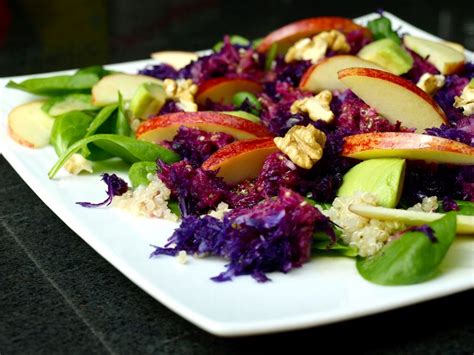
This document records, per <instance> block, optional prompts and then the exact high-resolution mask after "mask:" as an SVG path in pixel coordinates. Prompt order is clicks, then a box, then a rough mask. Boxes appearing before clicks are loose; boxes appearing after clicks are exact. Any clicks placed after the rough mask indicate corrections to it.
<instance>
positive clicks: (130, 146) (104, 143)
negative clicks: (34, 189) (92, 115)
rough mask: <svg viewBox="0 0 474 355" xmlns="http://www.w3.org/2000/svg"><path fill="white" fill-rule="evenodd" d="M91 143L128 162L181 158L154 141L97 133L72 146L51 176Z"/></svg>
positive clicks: (172, 161) (55, 165)
mask: <svg viewBox="0 0 474 355" xmlns="http://www.w3.org/2000/svg"><path fill="white" fill-rule="evenodd" d="M90 143H94V144H95V145H96V146H98V147H99V148H101V149H102V150H104V151H105V152H107V153H110V154H112V155H113V156H114V157H118V158H121V159H122V160H124V161H126V162H128V163H136V162H138V161H156V160H158V159H160V160H162V161H164V162H165V163H174V162H177V161H179V160H180V159H181V157H180V156H179V155H178V154H176V153H175V152H173V151H171V150H169V149H166V148H165V147H162V146H160V145H157V144H154V143H150V142H146V141H141V140H138V139H135V138H131V137H125V136H119V135H117V134H96V135H93V136H90V137H85V138H83V139H81V140H79V141H77V142H76V143H74V144H73V145H72V146H70V147H69V149H68V150H67V151H66V152H65V153H64V154H63V155H62V156H61V157H60V158H59V159H58V161H57V162H56V164H54V166H53V167H52V168H51V170H50V171H49V173H48V176H49V178H53V177H54V176H55V175H56V174H57V172H58V171H59V169H60V168H61V167H62V166H63V165H64V163H65V162H66V161H67V160H68V159H69V158H70V157H71V156H72V155H73V154H74V153H76V152H77V151H79V150H80V149H82V148H83V147H84V146H86V145H87V144H90Z"/></svg>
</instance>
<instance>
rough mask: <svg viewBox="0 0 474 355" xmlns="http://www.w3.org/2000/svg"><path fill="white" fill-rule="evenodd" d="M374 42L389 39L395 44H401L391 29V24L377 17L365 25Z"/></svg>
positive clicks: (383, 18)
mask: <svg viewBox="0 0 474 355" xmlns="http://www.w3.org/2000/svg"><path fill="white" fill-rule="evenodd" d="M367 27H368V28H369V30H370V32H372V36H373V37H374V40H378V39H383V38H390V39H391V40H393V41H394V42H395V43H397V44H401V43H402V41H401V40H400V37H399V36H398V34H397V33H396V32H395V31H394V30H393V29H392V22H391V21H390V20H389V19H388V18H386V17H383V16H381V17H379V18H377V19H375V20H372V21H369V23H368V24H367Z"/></svg>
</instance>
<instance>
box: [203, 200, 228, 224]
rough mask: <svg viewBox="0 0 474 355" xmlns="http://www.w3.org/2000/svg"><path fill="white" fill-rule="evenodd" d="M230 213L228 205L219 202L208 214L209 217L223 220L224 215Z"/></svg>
mask: <svg viewBox="0 0 474 355" xmlns="http://www.w3.org/2000/svg"><path fill="white" fill-rule="evenodd" d="M229 211H230V208H229V205H228V204H227V203H225V202H220V203H219V204H218V205H217V207H216V209H215V210H212V211H210V212H209V213H208V215H209V216H211V217H214V218H217V219H220V220H221V221H222V220H223V219H224V214H226V213H227V212H229Z"/></svg>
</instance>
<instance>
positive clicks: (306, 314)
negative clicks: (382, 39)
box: [0, 14, 474, 336]
mask: <svg viewBox="0 0 474 355" xmlns="http://www.w3.org/2000/svg"><path fill="white" fill-rule="evenodd" d="M371 16H374V15H368V16H364V17H361V18H358V19H357V22H359V23H365V22H366V21H367V19H369V18H370V17H371ZM387 16H388V17H389V18H390V19H391V20H392V23H393V25H394V27H395V28H398V27H399V26H401V27H402V30H403V31H406V32H410V33H412V34H415V35H419V36H423V37H431V38H434V37H433V36H431V35H429V34H427V33H425V32H423V31H420V30H418V29H416V28H415V27H413V26H411V25H409V24H407V23H405V22H403V21H401V20H400V19H398V18H396V17H394V16H393V15H390V14H387ZM470 59H471V60H472V59H473V57H472V53H470ZM151 62H152V61H151V60H146V61H138V62H130V63H123V64H116V65H111V66H109V67H110V68H113V69H117V70H122V71H125V72H132V73H133V72H136V70H137V69H139V68H142V67H143V66H144V65H145V64H148V63H151ZM29 77H36V75H35V76H24V77H17V78H15V79H17V80H20V79H23V78H29ZM9 79H10V78H5V79H0V97H1V98H2V100H1V103H0V115H1V118H0V120H1V121H0V122H1V126H0V127H1V128H0V143H1V151H2V152H3V154H4V155H5V158H6V159H7V160H8V161H9V162H10V164H11V165H12V166H13V168H14V169H15V170H16V171H17V172H18V173H19V174H20V176H21V177H22V178H23V179H24V180H25V182H26V183H27V184H28V185H29V186H30V187H31V188H32V189H33V191H34V192H35V193H36V194H37V195H38V196H39V197H40V198H41V199H42V200H43V201H44V202H45V203H46V204H47V205H48V206H49V208H51V209H52V210H53V211H54V212H55V213H56V214H57V215H58V216H59V218H61V219H62V220H63V221H64V222H65V223H66V224H67V225H68V226H69V227H70V228H72V229H73V230H74V231H75V232H76V233H77V234H78V235H79V236H80V237H81V238H82V239H84V240H85V241H86V242H87V243H88V244H89V245H90V246H91V247H92V248H94V249H95V250H96V251H97V252H98V253H99V254H101V255H102V256H103V257H104V258H105V259H106V260H108V261H109V262H110V263H111V264H112V265H114V266H115V267H116V268H117V269H118V270H120V271H121V272H122V273H123V274H124V275H125V276H127V277H128V278H129V279H130V280H131V281H133V282H134V283H135V284H136V285H138V286H139V287H141V288H142V289H143V290H145V291H146V292H147V293H148V294H150V295H151V296H152V297H154V298H156V299H157V300H158V301H160V302H161V303H162V304H164V305H166V306H167V307H169V308H170V309H172V310H173V311H175V312H176V313H178V314H179V315H181V316H182V317H184V318H186V319H187V320H189V321H190V322H192V323H194V324H195V325H197V326H198V327H201V328H203V329H205V330H207V331H209V332H211V333H213V334H216V335H221V336H240V335H250V334H260V333H269V332H276V331H284V330H291V329H299V328H305V327H310V326H317V325H322V324H327V323H331V322H336V321H341V320H345V319H350V318H355V317H360V316H364V315H368V314H373V313H378V312H382V311H385V310H389V309H394V308H397V307H401V306H405V305H409V304H413V303H417V302H421V301H425V300H429V299H433V298H437V297H441V296H444V295H449V294H452V293H456V292H459V291H463V290H466V289H470V288H472V287H473V286H474V271H473V270H474V259H473V255H474V239H472V238H471V239H469V238H459V240H457V241H456V242H455V244H454V245H453V247H452V248H451V250H450V251H449V253H448V255H447V257H446V260H445V261H444V262H443V264H442V265H441V273H440V275H439V276H438V277H436V278H435V279H434V280H432V281H429V282H425V283H423V284H420V285H414V286H399V287H383V286H376V285H374V284H371V283H369V282H367V281H365V280H364V279H362V277H360V276H359V275H358V273H357V270H356V268H355V265H354V260H351V259H348V258H329V257H320V258H315V259H314V260H312V261H311V262H310V263H308V264H306V265H304V267H302V268H300V269H297V270H293V271H291V272H290V273H289V274H286V275H284V274H280V273H273V274H270V275H269V276H270V277H271V279H272V282H268V283H265V284H259V283H257V282H255V281H254V280H253V279H252V278H251V277H247V276H242V277H237V278H235V280H234V281H232V282H225V283H215V282H213V281H211V280H210V279H209V278H210V277H211V276H215V275H217V274H218V273H220V272H221V271H222V270H223V269H224V264H225V262H224V261H222V260H217V259H192V258H190V259H191V260H189V261H188V263H187V264H186V265H181V264H179V263H178V262H177V261H176V260H175V259H174V258H171V257H166V256H163V257H159V258H154V259H149V258H148V255H149V254H150V253H151V252H152V250H153V249H152V248H151V247H150V244H155V245H163V244H164V243H165V242H166V239H167V238H168V237H169V236H170V235H171V233H172V231H173V229H174V228H175V227H176V225H175V224H173V223H170V222H166V221H163V220H156V219H155V220H149V219H148V220H147V219H144V218H137V217H133V216H130V215H127V214H126V213H125V212H121V211H119V210H115V209H112V208H105V209H88V208H82V207H80V206H78V205H76V204H75V203H74V202H76V201H99V200H101V199H103V198H104V196H105V194H104V189H105V185H104V184H103V183H101V182H99V177H98V175H93V176H81V177H74V176H68V175H67V174H65V173H61V174H59V175H58V176H57V178H56V179H55V180H49V179H48V177H47V172H48V170H49V168H50V167H51V166H52V165H53V163H54V162H55V160H56V155H55V153H54V151H53V149H52V148H51V147H47V148H44V149H39V150H34V149H29V148H25V147H22V146H20V145H18V144H16V143H15V142H13V141H12V140H11V139H10V138H9V137H8V135H7V126H6V122H7V114H8V112H9V111H10V110H11V109H12V108H13V107H15V106H16V105H19V104H21V103H24V102H27V101H29V100H31V99H32V98H33V97H32V96H31V95H28V94H25V93H22V92H20V91H17V90H9V89H5V88H4V86H5V84H6V82H7V81H8V80H9ZM121 175H122V176H124V174H121Z"/></svg>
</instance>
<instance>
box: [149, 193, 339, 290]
mask: <svg viewBox="0 0 474 355" xmlns="http://www.w3.org/2000/svg"><path fill="white" fill-rule="evenodd" d="M315 230H319V231H323V232H326V233H329V235H330V238H331V239H333V238H335V237H334V232H333V230H332V228H331V225H330V222H329V219H328V218H327V217H325V216H324V215H323V214H321V212H319V210H318V209H316V208H314V207H312V206H311V205H309V204H308V203H306V202H305V200H304V198H303V197H302V196H300V195H299V194H297V193H296V192H294V191H291V190H288V189H281V190H280V192H279V195H278V198H276V199H274V198H269V199H266V200H265V201H264V202H262V203H260V204H258V205H257V206H255V207H253V208H248V209H236V210H233V211H231V212H230V213H227V214H226V216H225V218H224V221H222V222H221V221H219V220H218V219H216V218H213V217H210V216H205V217H203V218H199V217H195V216H190V217H187V218H185V219H183V221H182V223H181V225H180V227H179V228H178V229H176V231H175V233H174V234H173V235H172V236H171V238H170V239H169V243H168V244H167V245H166V246H165V248H160V247H157V248H156V249H155V251H154V252H153V253H152V254H151V256H158V255H176V254H177V253H178V252H179V251H180V250H185V251H186V252H187V253H189V254H198V255H213V256H220V257H224V258H226V259H228V260H229V264H228V265H227V270H226V271H224V272H222V273H221V274H220V275H218V276H216V277H213V278H212V279H213V280H214V281H218V282H221V281H229V280H231V279H232V278H233V277H234V276H239V275H251V276H252V277H253V278H254V279H255V280H257V281H258V282H265V281H268V280H269V278H268V277H267V276H266V274H267V273H269V272H273V271H280V272H284V273H287V272H289V271H290V270H291V269H293V268H296V267H300V266H302V265H303V263H305V262H306V261H308V260H309V258H310V256H311V244H312V239H313V233H314V231H315ZM171 245H174V247H171Z"/></svg>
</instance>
